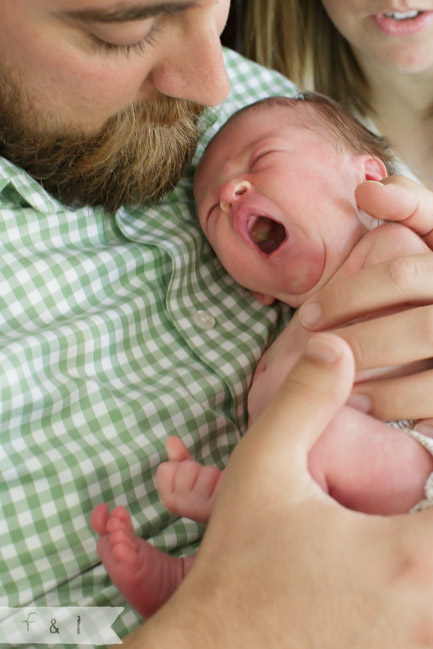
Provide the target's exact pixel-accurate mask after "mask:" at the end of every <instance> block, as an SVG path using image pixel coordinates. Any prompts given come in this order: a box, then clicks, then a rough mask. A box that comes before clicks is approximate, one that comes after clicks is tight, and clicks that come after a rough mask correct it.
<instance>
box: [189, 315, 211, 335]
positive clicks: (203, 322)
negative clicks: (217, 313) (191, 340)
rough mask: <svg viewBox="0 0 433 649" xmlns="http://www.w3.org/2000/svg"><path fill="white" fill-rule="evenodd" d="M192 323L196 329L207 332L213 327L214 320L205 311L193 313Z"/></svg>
mask: <svg viewBox="0 0 433 649" xmlns="http://www.w3.org/2000/svg"><path fill="white" fill-rule="evenodd" d="M192 321H193V323H194V324H195V326H196V327H198V328H199V329H202V330H203V331H208V330H209V329H213V328H214V327H215V318H214V317H213V315H211V314H210V313H208V312H207V311H194V313H193V314H192Z"/></svg>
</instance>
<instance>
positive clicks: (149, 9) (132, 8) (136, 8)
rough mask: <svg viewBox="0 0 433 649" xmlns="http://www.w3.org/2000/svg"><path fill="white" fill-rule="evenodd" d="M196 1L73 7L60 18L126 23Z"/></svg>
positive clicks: (61, 14)
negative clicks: (84, 7)
mask: <svg viewBox="0 0 433 649" xmlns="http://www.w3.org/2000/svg"><path fill="white" fill-rule="evenodd" d="M196 4H197V3H196V2H194V1H187V2H158V3H155V4H151V5H149V4H141V5H138V4H137V3H133V4H131V3H121V4H117V5H116V6H114V7H111V8H109V7H106V8H95V9H94V8H88V9H73V10H70V11H59V12H56V15H57V16H58V17H59V18H63V19H69V20H75V21H78V22H81V23H124V22H129V21H134V20H145V19H146V18H153V17H154V16H158V15H160V14H173V13H178V12H180V11H185V9H189V8H190V7H193V6H195V5H196Z"/></svg>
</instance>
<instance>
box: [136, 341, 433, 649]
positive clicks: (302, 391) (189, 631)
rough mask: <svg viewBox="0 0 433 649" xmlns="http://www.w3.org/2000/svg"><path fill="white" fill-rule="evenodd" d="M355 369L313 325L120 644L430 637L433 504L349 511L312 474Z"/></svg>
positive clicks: (399, 645) (235, 647)
mask: <svg viewBox="0 0 433 649" xmlns="http://www.w3.org/2000/svg"><path fill="white" fill-rule="evenodd" d="M353 376H354V364H353V358H352V355H351V353H350V350H349V347H348V346H347V345H346V344H345V343H344V341H343V340H342V339H341V338H339V337H336V336H332V335H329V334H320V335H319V336H313V337H312V339H311V340H310V341H309V343H308V346H307V356H306V357H305V356H304V357H303V358H302V359H301V360H300V361H299V362H298V363H297V364H296V366H295V367H294V369H293V370H292V371H291V372H290V373H289V376H288V377H287V380H286V381H285V382H284V384H283V386H282V388H281V390H280V391H279V393H278V394H277V396H276V398H275V399H274V401H273V402H272V403H271V405H270V406H269V407H268V408H267V409H266V410H265V411H264V412H263V414H262V415H261V416H260V417H259V418H258V419H257V420H256V422H255V423H254V425H253V426H252V427H251V428H250V430H249V432H248V434H247V435H245V437H244V438H243V439H242V440H241V442H240V443H239V445H238V446H237V448H236V449H235V451H234V453H233V454H232V457H231V459H230V462H229V465H228V468H227V471H226V476H225V480H224V482H223V485H222V487H221V491H220V494H219V496H218V499H217V503H216V506H215V509H214V512H213V514H212V517H211V521H210V523H209V526H208V528H207V531H206V533H205V536H204V540H203V543H202V545H201V548H200V550H199V552H198V555H197V558H196V561H195V563H194V565H193V567H192V568H191V570H190V572H189V573H188V575H187V576H186V578H185V580H184V581H183V583H182V584H181V585H180V587H179V589H178V590H177V592H176V593H175V594H174V596H173V597H172V598H171V599H170V600H169V601H168V602H167V604H165V605H164V606H163V607H162V608H161V609H160V611H159V612H158V613H156V614H155V615H154V616H153V617H152V618H151V619H150V620H149V621H148V622H147V623H146V624H145V626H144V627H142V628H141V629H139V630H138V631H136V632H135V633H134V634H132V635H131V636H130V637H129V638H128V639H124V647H125V649H133V648H137V649H138V648H141V649H142V648H144V647H146V649H173V648H175V649H184V648H186V647H188V648H190V647H199V646H200V647H202V646H206V647H207V648H208V649H227V647H229V648H230V649H244V648H245V647H249V649H263V647H269V648H270V649H285V648H286V647H296V648H297V649H311V647H320V649H347V648H348V647H351V648H352V649H371V648H372V647H392V648H393V649H421V647H423V648H427V647H433V621H432V616H431V602H432V600H433V555H432V552H431V547H432V544H433V525H432V523H433V512H431V511H427V512H422V513H418V514H412V515H402V516H396V517H379V516H366V515H363V514H357V513H355V512H352V511H350V510H348V509H345V508H343V507H341V506H339V505H338V504H337V503H335V502H334V501H333V500H332V499H330V498H329V497H327V496H326V495H325V494H324V493H323V492H322V491H321V489H320V488H319V487H318V486H317V485H316V484H315V483H314V482H313V480H312V479H311V477H310V475H309V473H308V469H307V455H308V453H309V451H310V449H311V447H312V446H313V445H314V443H315V441H316V439H317V438H318V437H319V436H320V435H321V433H322V431H323V429H324V427H325V426H326V424H327V423H328V422H329V421H330V419H331V418H332V417H333V416H334V414H335V412H336V411H337V410H339V408H340V407H341V406H342V404H343V403H344V402H345V400H346V398H347V396H348V392H349V390H350V387H351V384H352V381H353Z"/></svg>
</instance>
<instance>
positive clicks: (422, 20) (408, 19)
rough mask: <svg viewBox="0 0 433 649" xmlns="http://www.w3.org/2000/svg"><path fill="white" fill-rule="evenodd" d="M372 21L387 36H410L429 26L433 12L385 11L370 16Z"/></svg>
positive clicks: (432, 18)
mask: <svg viewBox="0 0 433 649" xmlns="http://www.w3.org/2000/svg"><path fill="white" fill-rule="evenodd" d="M395 16H397V17H395ZM372 20H373V22H374V23H375V25H376V26H377V27H378V28H379V29H380V30H381V31H382V32H384V33H385V34H387V35H388V36H410V35H411V34H417V33H418V32H421V31H422V30H423V29H425V27H427V26H428V25H430V23H431V22H432V20H433V11H421V10H413V11H405V12H391V11H387V12H385V13H382V14H377V15H376V16H372Z"/></svg>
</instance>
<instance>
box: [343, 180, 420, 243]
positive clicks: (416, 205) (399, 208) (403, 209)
mask: <svg viewBox="0 0 433 649" xmlns="http://www.w3.org/2000/svg"><path fill="white" fill-rule="evenodd" d="M355 198H356V202H357V204H358V206H359V207H360V208H361V209H362V210H363V211H364V212H367V214H370V216H373V217H374V218H377V219H383V220H385V221H397V222H398V223H401V224H402V225H405V226H407V227H408V228H410V229H411V230H413V231H414V232H416V234H419V235H420V236H421V237H422V238H423V239H424V241H425V242H426V244H427V245H428V246H429V247H430V248H432V246H433V193H432V192H431V191H430V190H428V189H427V188H426V187H423V186H422V185H419V184H418V183H416V182H415V181H413V180H410V179H409V178H405V177H404V176H388V177H387V178H384V179H383V180H382V181H381V182H376V181H372V180H369V181H366V182H363V183H361V184H360V185H358V187H357V188H356V190H355Z"/></svg>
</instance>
